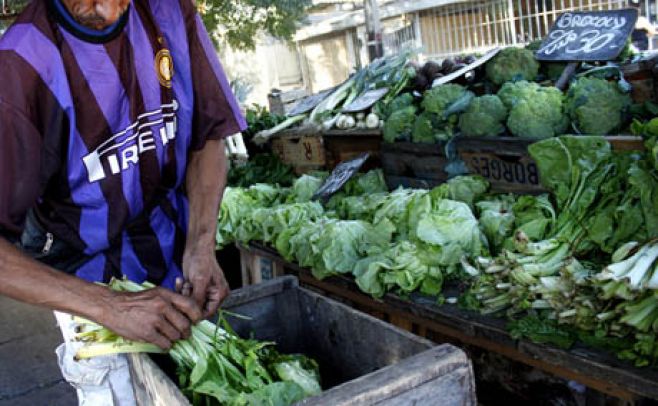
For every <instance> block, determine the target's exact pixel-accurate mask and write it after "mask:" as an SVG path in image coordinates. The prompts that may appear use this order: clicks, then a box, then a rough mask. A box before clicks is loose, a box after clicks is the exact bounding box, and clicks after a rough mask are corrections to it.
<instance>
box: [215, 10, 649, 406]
mask: <svg viewBox="0 0 658 406" xmlns="http://www.w3.org/2000/svg"><path fill="white" fill-rule="evenodd" d="M607 13H608V14H605V13H603V14H600V15H599V14H597V13H592V14H591V15H589V14H588V15H587V16H588V17H587V18H592V19H596V18H603V17H605V18H608V19H614V18H618V19H619V21H622V20H623V21H624V24H626V25H625V28H624V30H627V29H629V27H632V18H630V17H632V16H630V14H629V15H627V14H628V13H627V12H626V11H622V12H607ZM604 14H605V15H604ZM573 15H574V14H571V17H570V18H572V21H573V18H574V17H573ZM602 16H603V17H602ZM629 16H630V17H629ZM582 18H585V17H582ZM582 21H586V20H582ZM583 24H584V23H583ZM628 24H630V25H628ZM581 28H583V27H580V26H579V27H576V28H574V30H575V31H574V36H575V37H574V38H576V39H577V38H582V37H580V36H582V35H585V31H583V30H581ZM624 30H621V31H620V32H621V34H610V36H608V37H605V36H602V37H601V38H608V39H609V41H608V40H606V41H608V42H609V44H608V45H610V44H613V43H614V44H616V45H615V46H612V45H610V46H609V47H608V48H606V49H605V50H600V52H598V53H594V52H593V51H592V52H589V51H587V52H585V51H583V52H578V53H575V54H573V53H572V55H571V56H569V57H568V58H567V57H555V56H551V57H542V56H541V54H542V53H543V54H546V53H547V50H548V49H549V48H548V47H549V46H551V44H553V46H554V47H555V46H557V45H556V43H555V42H554V41H553V40H554V37H552V36H551V35H549V36H547V39H546V40H545V41H544V43H543V44H539V43H537V44H530V45H529V46H527V47H525V48H506V49H499V50H493V51H491V52H489V53H487V54H484V55H481V56H479V57H476V56H469V57H464V58H462V59H459V60H450V59H448V60H444V61H435V62H431V63H425V64H422V65H418V64H414V63H413V62H407V65H406V66H407V67H410V68H412V69H415V71H416V78H421V79H420V80H414V81H410V82H408V83H406V84H405V85H404V86H401V88H400V90H399V91H396V93H395V94H392V93H390V92H389V91H388V90H386V91H381V92H379V93H376V92H375V91H376V90H377V89H378V87H377V86H376V85H372V88H371V90H367V89H366V88H367V86H366V88H364V89H363V90H362V91H361V96H363V97H364V98H366V99H369V101H372V99H375V98H376V95H377V94H379V96H381V97H384V99H380V100H378V101H376V102H374V103H372V104H367V103H364V106H366V105H367V106H368V107H365V108H364V109H363V110H361V111H359V113H361V114H360V115H359V116H358V117H357V116H356V113H355V112H353V111H351V110H350V109H349V108H347V107H348V106H349V104H350V103H344V104H336V105H334V108H333V109H332V114H331V115H330V117H332V119H333V120H335V121H334V122H325V124H331V125H330V126H329V127H338V128H332V129H328V127H327V126H325V128H322V127H318V126H316V127H315V128H316V131H317V137H319V138H322V140H323V141H322V143H323V144H325V154H327V153H328V151H329V148H327V146H326V140H327V135H329V134H331V136H333V137H338V136H342V137H344V140H345V144H344V145H342V146H341V147H340V148H336V147H334V148H333V151H332V152H331V154H333V156H337V153H336V150H338V151H342V152H343V159H341V160H342V161H345V160H349V159H350V158H352V157H353V156H355V155H356V152H355V151H357V148H356V147H355V145H357V140H358V138H359V135H360V134H361V133H359V130H356V131H355V130H353V129H351V128H352V127H354V126H356V124H355V123H358V122H359V120H361V119H364V117H368V115H370V114H373V113H374V114H376V115H377V117H378V118H379V121H380V124H379V128H378V129H371V130H369V131H368V132H367V134H368V136H371V137H375V135H376V134H379V135H380V136H381V144H380V149H379V150H378V151H375V149H376V147H375V144H374V143H373V144H370V145H369V146H368V147H364V148H359V149H358V151H359V152H371V153H374V154H375V155H376V156H377V160H375V161H374V162H375V163H374V164H371V166H370V167H368V168H365V170H364V171H363V173H361V174H357V175H355V176H354V177H353V178H352V179H351V180H350V181H349V182H347V184H346V185H345V186H344V188H342V189H341V190H340V191H338V192H337V193H336V194H335V195H333V196H327V197H326V198H324V199H322V200H320V199H316V197H317V196H315V194H316V191H317V190H318V189H319V188H321V186H322V185H323V183H324V182H325V180H326V178H327V176H329V171H331V169H333V168H334V167H335V166H336V162H337V161H338V160H337V161H336V162H332V163H331V164H325V165H324V166H323V167H322V168H314V170H312V171H300V172H299V173H304V175H302V176H301V177H298V178H297V179H296V180H294V181H292V182H291V183H289V184H287V185H285V187H279V186H277V185H272V184H270V185H264V184H261V185H253V186H251V187H249V188H241V189H235V190H233V189H232V190H229V191H228V192H227V195H226V196H225V201H224V206H223V208H222V215H221V216H220V220H219V231H218V236H219V238H218V244H219V246H224V245H227V244H228V245H230V244H236V246H237V247H238V248H239V250H240V252H241V256H242V259H243V261H242V266H243V268H242V269H243V274H242V276H243V281H244V282H245V283H254V282H258V281H262V280H267V279H269V278H273V277H277V276H279V275H283V274H287V273H289V274H294V275H297V276H298V277H299V278H300V281H301V283H302V285H303V286H306V287H308V288H310V289H313V290H315V291H317V292H320V293H322V294H323V295H326V296H329V297H332V298H334V299H338V300H340V301H343V302H344V303H347V304H349V305H351V306H353V307H355V308H357V309H359V310H362V311H365V312H367V313H369V314H371V315H374V316H375V317H378V318H380V319H383V320H385V321H387V322H390V323H392V324H394V325H396V326H398V327H400V328H403V329H406V330H408V331H410V332H413V333H415V334H417V335H420V336H423V337H427V338H430V339H432V340H434V341H435V342H438V343H444V342H450V343H454V344H456V345H458V346H460V347H462V348H464V349H466V350H467V352H468V353H469V355H470V357H471V359H472V360H473V362H474V365H475V374H476V381H477V383H478V391H479V392H478V397H479V399H480V401H483V402H484V403H487V402H492V401H495V399H499V398H500V397H501V396H510V399H517V400H521V399H524V400H528V399H532V400H540V401H541V400H550V401H556V400H557V399H560V400H561V401H566V402H567V403H569V402H576V400H577V399H578V398H579V397H585V398H587V399H588V402H610V401H613V402H615V401H617V402H619V401H621V402H631V403H633V402H635V403H637V404H641V403H642V402H645V401H648V400H650V399H653V400H657V399H658V393H657V392H655V391H654V386H655V385H653V382H655V379H656V378H657V377H658V376H657V375H656V371H655V370H654V368H653V366H654V365H655V364H656V362H657V361H658V340H657V336H656V334H657V333H658V327H656V326H658V320H657V318H658V301H657V300H656V299H655V291H656V290H655V289H656V288H658V282H656V281H658V248H656V238H658V218H657V217H656V216H658V166H656V165H657V164H656V162H657V161H658V155H657V154H658V147H657V141H656V139H657V136H658V130H656V128H658V118H656V117H658V108H657V107H658V106H657V105H656V104H654V102H655V101H656V100H657V98H656V92H655V85H656V83H657V82H656V81H655V75H656V70H655V62H656V56H655V55H633V53H632V52H629V51H628V47H627V46H626V47H625V46H624V44H625V43H626V35H627V33H626V34H624V33H623V31H624ZM574 41H575V42H574V43H576V44H577V43H581V44H582V43H584V42H585V40H584V39H583V40H582V42H578V41H581V40H574ZM597 41H600V43H604V42H605V41H603V39H599V40H597ZM601 48H605V47H604V46H602V47H601ZM604 51H605V52H608V53H607V54H604ZM560 52H562V53H563V54H566V53H567V50H566V48H565V49H561V50H560ZM574 55H575V56H574ZM365 71H367V69H365V70H364V72H365ZM364 75H365V74H364ZM360 77H364V76H359V74H357V75H355V76H354V77H353V78H352V79H350V80H358V78H360ZM354 78H357V79H354ZM420 82H423V83H420ZM346 83H349V81H348V82H346ZM349 86H352V85H349ZM349 86H348V87H349ZM419 87H420V88H419ZM341 88H342V86H339V87H338V89H341ZM388 88H391V86H390V83H389V85H388ZM337 91H338V90H337ZM332 94H334V95H335V93H331V92H330V93H329V94H328V96H327V97H330V96H331V95H332ZM355 98H356V99H357V100H358V99H359V96H358V95H357V96H355ZM320 105H321V104H320ZM325 114H326V112H325ZM312 116H313V113H310V114H309V117H312ZM301 120H302V121H303V122H305V124H306V125H311V127H307V128H313V126H312V121H313V120H312V119H311V120H308V119H301ZM339 121H340V122H341V124H340V125H338V124H337V123H338V122H339ZM353 121H354V123H353ZM343 127H344V128H343ZM277 137H278V136H277V135H273V140H274V141H273V144H274V143H275V142H276V138H277ZM284 137H285V136H284ZM368 142H370V141H368ZM290 163H291V164H293V166H294V165H296V164H297V163H296V162H290ZM378 166H379V167H380V168H381V169H379V170H376V168H377V167H378ZM317 169H322V170H320V171H318V170H317ZM368 170H370V171H368ZM265 183H270V182H265ZM501 359H502V361H501ZM496 368H497V369H496ZM501 370H502V371H505V372H504V373H503V372H501ZM495 375H500V376H495ZM510 381H518V383H517V382H515V383H510ZM492 388H493V389H492ZM501 389H502V390H501ZM497 390H498V391H497ZM551 391H553V392H551Z"/></svg>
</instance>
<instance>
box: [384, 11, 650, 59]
mask: <svg viewBox="0 0 658 406" xmlns="http://www.w3.org/2000/svg"><path fill="white" fill-rule="evenodd" d="M628 7H634V8H637V9H638V10H639V12H640V15H641V16H644V17H646V18H647V19H648V20H649V21H650V22H651V23H654V24H655V23H656V21H657V19H658V17H657V16H658V4H657V3H656V0H639V1H638V2H634V1H632V0H485V1H477V2H472V1H466V2H457V3H453V4H449V5H445V6H441V7H437V8H433V9H429V10H424V11H421V12H418V13H415V14H414V15H412V16H407V17H406V21H408V25H407V26H406V27H404V28H403V29H400V28H398V29H396V30H386V29H385V30H384V38H383V39H384V44H385V47H384V48H385V51H386V53H387V54H392V53H395V52H398V51H399V50H400V49H402V48H404V47H407V46H410V44H417V45H419V46H421V47H422V49H423V50H424V51H423V56H424V57H425V58H443V57H446V56H453V55H459V54H465V53H476V52H485V51H487V50H489V49H491V48H494V47H497V46H509V45H520V44H527V43H529V42H531V41H534V40H538V39H541V38H543V37H544V36H545V35H546V34H547V33H548V30H549V29H550V28H551V26H552V25H553V22H554V21H555V20H556V19H557V17H558V16H559V15H560V14H562V13H564V12H567V11H589V10H612V9H620V8H628ZM649 49H658V38H653V39H652V40H651V41H649Z"/></svg>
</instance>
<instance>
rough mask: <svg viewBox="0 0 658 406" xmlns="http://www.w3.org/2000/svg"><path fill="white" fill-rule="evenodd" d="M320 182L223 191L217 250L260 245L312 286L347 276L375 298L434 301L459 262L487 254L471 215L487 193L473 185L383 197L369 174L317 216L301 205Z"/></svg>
mask: <svg viewBox="0 0 658 406" xmlns="http://www.w3.org/2000/svg"><path fill="white" fill-rule="evenodd" d="M324 176H326V174H315V175H305V176H302V177H301V178H299V179H298V180H297V181H295V183H294V185H293V187H292V188H275V187H272V186H269V185H254V186H252V187H250V188H248V189H243V188H229V189H227V191H226V193H225V196H224V201H223V204H222V209H221V213H220V220H219V225H218V235H217V241H218V245H219V246H223V245H226V244H228V243H230V242H233V241H240V242H243V243H246V242H249V241H262V242H264V243H267V244H270V245H271V246H273V247H275V248H276V249H277V250H278V252H279V253H280V254H281V255H282V256H283V257H284V258H285V259H287V260H289V261H295V262H297V263H298V264H300V265H302V266H305V267H309V268H310V269H311V270H312V272H313V275H314V276H316V277H317V278H320V279H322V278H326V277H328V276H331V275H337V274H344V275H345V274H347V275H353V276H354V277H355V278H356V280H357V283H358V285H359V286H360V287H361V289H362V290H363V291H364V292H367V293H369V294H371V295H373V296H375V297H381V296H383V295H384V294H385V293H386V292H388V291H394V292H398V293H401V294H405V295H407V294H409V293H411V292H414V291H416V290H420V291H421V292H423V293H425V294H431V295H435V296H438V295H439V294H440V293H441V290H442V285H443V281H444V280H445V279H450V278H459V277H461V276H462V275H461V261H462V259H463V258H465V257H466V258H474V257H476V256H478V255H483V254H486V253H488V244H487V241H486V239H485V237H484V235H483V234H482V232H481V230H480V228H479V225H478V220H477V218H476V217H475V215H474V214H473V211H472V209H471V207H472V205H473V204H474V202H475V201H476V200H477V199H478V198H479V197H480V196H482V195H483V194H484V193H486V191H487V189H488V187H489V185H488V183H487V182H486V181H484V180H483V179H481V178H479V177H460V178H455V179H452V180H450V181H449V182H448V183H446V184H443V185H441V186H439V187H437V188H435V189H433V190H430V191H428V190H415V189H398V190H396V191H394V192H388V191H387V188H386V185H385V183H384V179H383V176H382V173H381V171H380V170H376V171H371V172H369V173H366V174H361V175H359V176H357V177H355V178H353V179H351V180H350V181H349V182H348V183H347V184H346V186H345V188H344V191H343V192H340V193H338V194H336V195H334V196H333V197H332V198H331V199H330V200H329V202H328V203H327V204H326V206H325V207H323V206H321V205H320V204H319V203H318V202H314V201H310V198H311V196H312V195H313V192H314V191H315V190H317V189H318V188H319V187H320V185H321V184H322V181H323V179H324Z"/></svg>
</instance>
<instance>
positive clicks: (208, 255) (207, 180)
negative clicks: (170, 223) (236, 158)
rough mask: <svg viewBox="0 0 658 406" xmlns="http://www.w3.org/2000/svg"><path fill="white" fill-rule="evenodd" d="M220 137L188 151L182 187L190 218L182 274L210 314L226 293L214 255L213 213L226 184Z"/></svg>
mask: <svg viewBox="0 0 658 406" xmlns="http://www.w3.org/2000/svg"><path fill="white" fill-rule="evenodd" d="M226 172H227V165H226V154H225V151H224V140H207V141H206V143H205V145H204V147H203V148H202V149H201V150H198V151H194V152H192V153H191V156H190V162H189V164H188V166H187V175H186V179H185V182H186V183H185V186H186V188H187V195H188V199H189V202H190V219H189V224H188V230H187V241H186V243H185V252H184V255H183V273H184V275H185V278H186V279H187V282H189V283H190V284H191V285H192V286H191V287H192V292H191V294H192V298H193V299H194V300H195V301H196V302H197V304H198V305H199V306H201V307H202V309H203V313H204V317H210V316H212V315H213V314H214V313H215V312H217V309H218V308H219V305H220V303H221V301H222V300H223V299H224V298H225V297H226V295H228V293H229V288H228V284H227V283H226V279H225V278H224V272H223V271H222V269H221V268H220V267H219V264H217V259H216V258H215V233H216V232H217V213H218V212H219V205H220V203H221V200H222V195H223V194H224V187H225V186H226Z"/></svg>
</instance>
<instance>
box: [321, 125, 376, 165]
mask: <svg viewBox="0 0 658 406" xmlns="http://www.w3.org/2000/svg"><path fill="white" fill-rule="evenodd" d="M331 134H334V135H327V133H325V135H324V147H325V155H326V160H327V168H329V169H333V168H335V167H336V165H338V164H339V163H341V162H344V161H348V160H350V159H354V158H356V157H358V156H359V155H361V154H363V153H366V152H367V153H369V154H370V157H369V158H368V161H367V162H366V163H365V164H364V166H363V168H362V170H365V171H367V170H370V169H374V168H378V167H380V166H381V160H380V150H381V143H382V139H381V136H380V135H379V134H373V133H368V132H365V131H363V132H360V133H359V132H356V131H355V132H351V131H343V134H341V135H336V132H333V133H331Z"/></svg>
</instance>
